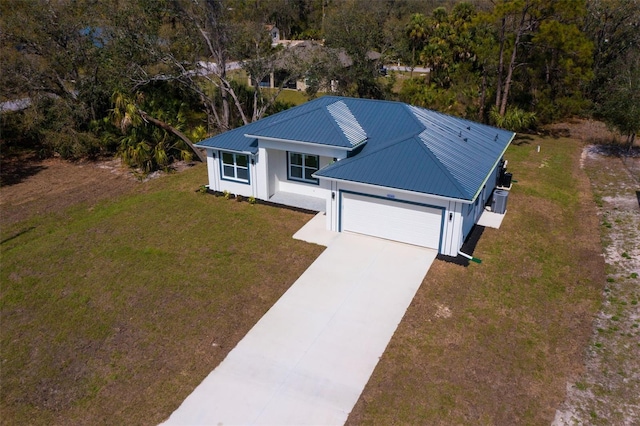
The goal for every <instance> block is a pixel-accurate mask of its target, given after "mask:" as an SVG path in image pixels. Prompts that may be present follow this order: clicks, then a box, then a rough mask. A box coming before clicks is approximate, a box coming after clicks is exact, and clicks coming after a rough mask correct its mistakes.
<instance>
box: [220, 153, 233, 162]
mask: <svg viewBox="0 0 640 426" xmlns="http://www.w3.org/2000/svg"><path fill="white" fill-rule="evenodd" d="M222 162H223V163H224V164H233V154H229V153H228V152H223V153H222Z"/></svg>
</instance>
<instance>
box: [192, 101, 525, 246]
mask: <svg viewBox="0 0 640 426" xmlns="http://www.w3.org/2000/svg"><path fill="white" fill-rule="evenodd" d="M514 136H515V134H514V133H513V132H510V131H506V130H502V129H498V128H495V127H491V126H487V125H483V124H478V123H475V122H472V121H468V120H464V119H461V118H457V117H452V116H448V115H445V114H442V113H438V112H435V111H431V110H427V109H424V108H419V107H415V106H411V105H407V104H404V103H401V102H390V101H377V100H368V99H354V98H344V97H335V96H324V97H321V98H318V99H315V100H313V101H310V102H307V103H306V104H302V105H300V106H297V107H295V108H291V109H289V110H286V111H282V112H280V113H278V114H275V115H272V116H269V117H266V118H264V119H262V120H259V121H257V122H255V123H251V124H248V125H245V126H243V127H240V128H237V129H234V130H230V131H228V132H225V133H223V134H221V135H217V136H215V137H212V138H209V139H206V140H203V141H202V142H200V143H198V144H197V146H199V147H201V148H205V149H206V152H207V167H208V175H209V185H208V187H209V189H210V190H212V191H220V192H223V191H228V192H230V193H233V194H237V195H242V196H245V197H255V198H256V199H260V200H268V201H272V202H276V203H280V204H285V205H290V206H295V207H303V208H307V209H311V210H316V211H323V212H325V214H326V225H327V229H330V230H333V231H337V232H343V231H350V232H356V233H360V234H366V235H371V236H375V237H379V238H385V239H390V240H394V241H400V242H404V243H408V244H414V245H418V246H423V247H429V248H433V249H436V250H438V252H439V253H441V254H444V255H449V256H457V255H458V251H459V249H460V247H461V246H462V243H463V242H464V240H465V239H466V237H467V236H468V235H469V233H470V232H471V229H472V228H473V226H474V224H475V223H476V222H477V220H478V218H479V217H480V215H481V214H482V212H483V211H484V208H485V205H486V204H487V203H488V201H490V200H491V196H492V193H493V191H494V189H495V188H496V187H498V184H499V181H500V177H501V175H502V174H503V173H504V168H503V164H504V162H503V155H504V153H505V151H506V149H507V147H508V146H509V144H510V143H511V141H512V140H513V138H514Z"/></svg>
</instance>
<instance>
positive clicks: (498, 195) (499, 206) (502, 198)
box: [491, 189, 509, 214]
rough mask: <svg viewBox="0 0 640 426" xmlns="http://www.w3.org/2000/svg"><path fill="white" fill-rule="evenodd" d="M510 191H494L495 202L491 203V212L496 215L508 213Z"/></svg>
mask: <svg viewBox="0 0 640 426" xmlns="http://www.w3.org/2000/svg"><path fill="white" fill-rule="evenodd" d="M508 197H509V191H505V190H503V189H496V190H495V191H493V200H492V201H491V211H492V212H494V213H499V214H504V213H505V212H506V211H507V198H508Z"/></svg>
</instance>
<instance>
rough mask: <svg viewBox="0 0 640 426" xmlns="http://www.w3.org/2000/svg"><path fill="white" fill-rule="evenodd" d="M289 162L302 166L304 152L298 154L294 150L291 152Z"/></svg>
mask: <svg viewBox="0 0 640 426" xmlns="http://www.w3.org/2000/svg"><path fill="white" fill-rule="evenodd" d="M289 162H290V163H291V164H295V165H296V166H302V154H296V153H294V152H292V153H290V154H289Z"/></svg>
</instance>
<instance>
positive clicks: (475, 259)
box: [458, 250, 482, 263]
mask: <svg viewBox="0 0 640 426" xmlns="http://www.w3.org/2000/svg"><path fill="white" fill-rule="evenodd" d="M458 254H459V255H460V256H462V257H466V258H467V259H469V260H470V261H472V262H475V263H482V260H480V259H478V258H477V257H473V256H469V255H468V254H467V253H463V252H461V251H460V250H458Z"/></svg>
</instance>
